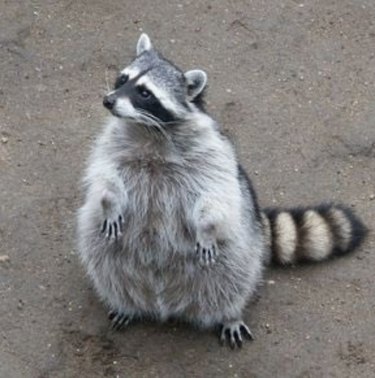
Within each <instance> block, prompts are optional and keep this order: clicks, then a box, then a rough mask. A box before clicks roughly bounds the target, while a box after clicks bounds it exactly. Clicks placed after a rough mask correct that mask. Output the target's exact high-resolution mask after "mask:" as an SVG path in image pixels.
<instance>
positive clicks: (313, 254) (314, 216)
mask: <svg viewBox="0 0 375 378" xmlns="http://www.w3.org/2000/svg"><path fill="white" fill-rule="evenodd" d="M302 228H303V231H304V232H303V234H304V238H303V239H302V240H301V244H302V248H301V255H302V257H303V258H306V259H309V260H313V261H320V260H324V259H326V258H327V257H328V256H329V255H330V254H331V252H332V249H333V235H332V232H331V229H330V227H329V224H328V223H327V221H326V220H325V219H324V218H323V217H322V216H321V215H320V214H319V213H317V212H316V211H315V210H308V211H306V213H305V214H304V216H303V224H302Z"/></svg>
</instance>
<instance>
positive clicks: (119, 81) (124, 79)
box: [115, 74, 129, 89]
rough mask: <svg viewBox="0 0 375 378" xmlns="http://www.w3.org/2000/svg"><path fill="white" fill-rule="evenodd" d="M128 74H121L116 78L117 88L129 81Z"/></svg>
mask: <svg viewBox="0 0 375 378" xmlns="http://www.w3.org/2000/svg"><path fill="white" fill-rule="evenodd" d="M128 78H129V77H128V75H125V74H123V75H121V76H119V78H118V79H117V80H116V83H115V89H118V88H120V87H121V86H122V85H124V84H125V83H126V82H127V81H128Z"/></svg>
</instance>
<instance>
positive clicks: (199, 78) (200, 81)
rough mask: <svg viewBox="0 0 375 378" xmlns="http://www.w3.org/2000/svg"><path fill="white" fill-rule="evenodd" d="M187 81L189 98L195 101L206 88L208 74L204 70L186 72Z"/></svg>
mask: <svg viewBox="0 0 375 378" xmlns="http://www.w3.org/2000/svg"><path fill="white" fill-rule="evenodd" d="M184 75H185V78H186V81H187V88H188V96H189V97H190V99H191V100H194V99H195V97H197V96H198V95H199V94H200V93H201V92H202V91H203V89H204V88H205V86H206V84H207V74H206V73H205V72H204V71H202V70H191V71H187V72H185V74H184Z"/></svg>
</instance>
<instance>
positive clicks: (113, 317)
mask: <svg viewBox="0 0 375 378" xmlns="http://www.w3.org/2000/svg"><path fill="white" fill-rule="evenodd" d="M108 319H109V320H110V321H111V328H112V329H113V330H116V331H118V330H120V329H122V328H124V327H127V326H128V325H129V324H130V322H131V321H132V317H131V316H129V315H127V314H125V313H124V312H121V311H110V312H109V313H108Z"/></svg>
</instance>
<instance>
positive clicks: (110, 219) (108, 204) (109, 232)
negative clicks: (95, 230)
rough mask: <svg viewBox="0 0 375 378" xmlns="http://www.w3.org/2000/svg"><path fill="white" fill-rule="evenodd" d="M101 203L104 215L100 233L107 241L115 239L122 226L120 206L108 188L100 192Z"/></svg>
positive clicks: (119, 233)
mask: <svg viewBox="0 0 375 378" xmlns="http://www.w3.org/2000/svg"><path fill="white" fill-rule="evenodd" d="M101 205H102V209H103V217H104V221H103V224H102V228H101V233H102V234H103V235H104V236H105V238H106V239H107V240H108V241H110V242H111V241H113V240H115V241H117V240H118V238H119V237H120V236H121V235H122V232H123V228H124V222H123V221H124V219H123V216H122V215H121V214H122V211H121V206H120V205H119V203H118V200H117V198H116V197H115V195H114V193H112V192H110V191H108V190H104V191H103V193H102V198H101Z"/></svg>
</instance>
